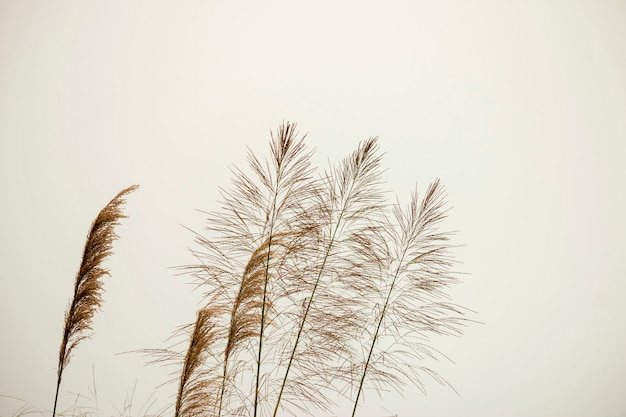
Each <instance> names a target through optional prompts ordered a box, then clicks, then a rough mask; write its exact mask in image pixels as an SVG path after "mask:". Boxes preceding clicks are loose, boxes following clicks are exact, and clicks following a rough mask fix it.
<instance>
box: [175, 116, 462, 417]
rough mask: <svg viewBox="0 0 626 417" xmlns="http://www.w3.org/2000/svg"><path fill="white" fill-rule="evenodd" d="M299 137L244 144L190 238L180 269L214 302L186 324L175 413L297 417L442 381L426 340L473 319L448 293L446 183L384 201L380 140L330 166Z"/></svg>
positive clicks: (286, 131) (289, 128) (283, 135)
mask: <svg viewBox="0 0 626 417" xmlns="http://www.w3.org/2000/svg"><path fill="white" fill-rule="evenodd" d="M304 139H305V137H299V135H298V134H297V132H296V126H295V125H294V124H291V123H284V124H282V125H281V126H280V127H279V128H278V130H277V132H276V133H275V134H272V135H271V140H270V155H269V158H268V159H266V160H260V159H258V158H257V157H256V156H255V155H254V154H253V153H252V152H249V154H248V163H249V169H248V170H246V171H244V170H240V169H236V168H235V169H233V174H234V179H233V184H232V188H231V189H230V190H221V195H222V199H221V210H219V211H216V212H211V213H206V214H207V223H206V229H205V231H204V232H203V233H195V240H196V244H197V249H194V250H193V251H192V252H193V254H194V256H195V259H196V262H195V263H194V264H192V265H189V266H186V267H184V268H183V269H184V270H185V271H186V272H188V273H190V274H191V275H192V276H193V277H194V278H195V279H196V280H197V282H198V284H199V286H200V287H201V288H202V289H204V295H205V300H206V307H204V308H203V309H202V310H200V312H199V313H198V317H197V320H196V323H195V325H193V326H190V327H189V329H192V330H191V336H190V342H189V348H188V350H187V353H186V355H183V356H184V359H183V360H182V362H183V363H182V372H181V375H180V381H179V389H178V395H177V400H176V407H175V415H176V416H177V417H178V416H181V417H183V416H185V417H187V416H200V415H214V416H222V415H242V416H254V417H256V416H270V415H272V416H276V415H278V413H279V412H282V413H287V414H293V415H301V414H303V413H312V412H313V410H329V409H331V408H332V407H333V405H334V404H333V401H332V400H331V399H332V398H338V397H347V398H349V399H350V400H351V401H352V402H353V411H352V415H353V416H354V415H356V412H357V409H358V406H359V405H360V404H361V403H362V397H363V392H364V390H366V389H375V390H379V391H380V390H385V389H388V388H394V389H398V390H399V389H401V388H402V386H403V385H404V384H405V383H406V382H407V381H408V382H412V383H414V384H416V385H417V386H418V387H419V388H420V389H422V390H424V389H425V385H424V381H423V378H424V376H430V377H433V378H434V379H435V380H436V381H438V382H440V383H444V384H447V382H446V381H445V380H444V379H443V378H442V377H440V376H439V375H438V374H437V373H436V372H435V371H433V370H431V369H429V368H428V367H426V366H424V365H422V363H423V361H422V359H424V358H425V357H433V358H434V357H438V356H441V354H440V353H439V352H438V351H437V350H436V349H434V348H433V347H431V346H430V345H429V344H428V342H427V336H428V334H431V333H433V334H451V335H458V334H460V333H461V331H462V326H463V325H464V322H465V321H466V320H467V319H465V318H464V317H463V316H464V311H465V310H464V309H463V308H462V307H460V306H457V305H455V304H454V303H452V302H450V301H449V300H448V297H447V295H446V292H445V291H446V288H447V287H448V286H449V285H451V284H454V283H456V282H457V281H458V279H457V278H456V274H455V273H454V272H453V271H452V267H453V265H454V261H453V259H452V258H451V253H450V248H451V247H450V245H449V243H448V238H449V235H450V233H448V232H442V231H440V230H439V227H440V226H441V223H442V221H443V220H444V219H445V217H446V214H447V208H446V206H445V192H444V190H443V187H442V186H441V184H440V182H439V180H436V181H435V182H433V183H432V184H431V185H430V186H429V187H428V189H427V190H426V192H425V194H424V196H423V197H421V198H419V196H418V194H417V192H415V193H413V195H412V198H411V202H410V204H409V206H408V208H407V209H405V210H403V209H402V208H401V207H400V205H399V204H388V203H387V202H386V200H385V193H384V192H383V190H382V189H381V184H382V168H381V154H380V152H379V148H378V142H377V139H376V138H370V139H368V140H365V141H363V142H362V143H360V144H359V146H358V147H357V149H356V150H355V151H354V152H352V153H351V154H350V155H348V156H347V157H346V158H344V159H343V160H341V161H340V162H339V163H337V164H336V165H334V166H332V167H330V168H329V169H328V170H327V171H325V172H323V173H318V172H317V171H316V170H315V169H314V168H313V167H312V165H311V157H312V155H313V153H312V151H311V150H309V149H307V147H306V145H305V143H304ZM174 356H175V355H174ZM181 357H182V356H181Z"/></svg>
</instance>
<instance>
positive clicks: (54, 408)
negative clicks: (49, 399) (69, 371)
mask: <svg viewBox="0 0 626 417" xmlns="http://www.w3.org/2000/svg"><path fill="white" fill-rule="evenodd" d="M60 386H61V370H59V375H58V377H57V389H56V393H55V394H54V407H53V408H52V417H55V415H56V412H57V400H58V399H59V387H60Z"/></svg>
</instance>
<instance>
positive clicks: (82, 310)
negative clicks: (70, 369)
mask: <svg viewBox="0 0 626 417" xmlns="http://www.w3.org/2000/svg"><path fill="white" fill-rule="evenodd" d="M138 187H139V186H138V185H133V186H130V187H128V188H126V189H124V190H122V191H120V192H119V193H118V194H117V195H116V196H115V197H114V198H113V199H112V200H111V201H110V202H109V204H107V205H106V206H105V207H104V208H103V209H102V210H101V211H100V213H99V214H98V217H96V219H95V220H94V221H93V223H92V225H91V228H90V230H89V234H88V235H87V241H86V243H85V249H84V251H83V258H82V262H81V265H80V269H79V270H78V273H77V274H76V280H75V283H74V296H73V298H72V302H71V303H70V305H69V308H68V310H67V312H66V314H65V327H64V329H63V339H62V340H61V348H60V350H59V365H58V370H57V385H56V392H55V395H54V407H53V409H52V416H53V417H54V416H55V415H56V408H57V400H58V397H59V387H60V386H61V377H62V375H63V370H64V369H65V368H66V367H67V365H68V364H69V361H70V357H71V353H72V350H73V349H74V348H75V347H76V346H78V344H79V343H80V342H81V341H82V340H84V339H87V338H89V337H90V336H91V335H90V331H91V330H92V329H91V320H92V318H93V316H94V315H95V313H96V311H97V310H98V309H99V308H100V307H101V305H102V292H103V291H104V289H103V286H102V281H101V278H102V277H103V276H104V275H110V273H109V270H108V269H106V268H103V267H102V266H101V265H102V262H103V261H104V260H105V259H106V258H107V257H109V256H110V255H111V254H112V251H111V249H112V246H113V241H115V240H116V239H117V238H118V236H117V235H116V234H115V227H116V226H117V225H119V221H120V220H121V219H123V218H126V217H127V216H125V215H124V214H123V213H122V210H121V206H122V205H123V204H124V203H125V201H126V200H125V198H124V197H126V195H128V194H129V193H131V192H133V191H135V190H136V189H137V188H138Z"/></svg>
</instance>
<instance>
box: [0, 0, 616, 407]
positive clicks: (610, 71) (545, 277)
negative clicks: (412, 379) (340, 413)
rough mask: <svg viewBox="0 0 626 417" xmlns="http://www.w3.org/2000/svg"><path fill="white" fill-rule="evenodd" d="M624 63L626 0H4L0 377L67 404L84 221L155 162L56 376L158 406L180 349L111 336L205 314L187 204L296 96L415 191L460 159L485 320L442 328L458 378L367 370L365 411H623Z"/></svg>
mask: <svg viewBox="0 0 626 417" xmlns="http://www.w3.org/2000/svg"><path fill="white" fill-rule="evenodd" d="M625 74H626V3H624V2H622V1H619V0H616V1H598V0H594V1H554V0H541V1H528V0H523V1H491V0H479V1H405V2H402V1H386V2H366V1H325V0H322V1H315V2H313V1H308V2H299V1H275V0H268V1H262V2H252V1H231V2H226V1H224V2H217V1H191V0H189V1H176V2H174V1H134V2H128V1H61V0H59V1H35V0H20V1H7V0H1V1H0V170H1V175H0V189H1V190H2V209H1V210H2V216H0V231H1V232H0V244H1V251H0V335H1V336H0V337H1V340H2V343H1V344H0V345H1V347H0V349H1V353H2V354H1V355H0V395H4V396H13V397H17V398H20V399H22V400H25V401H28V402H30V403H31V404H32V405H33V406H34V407H35V408H36V409H39V410H50V409H51V408H52V405H53V398H54V389H55V382H56V366H57V360H58V359H57V357H58V346H59V343H60V340H61V331H62V326H63V314H64V311H65V308H66V306H67V303H68V302H69V299H70V296H71V292H72V287H73V280H74V275H75V273H76V271H77V269H78V266H79V262H80V257H81V252H82V249H83V245H84V238H85V235H86V233H87V230H88V228H89V225H90V223H91V221H92V220H93V219H94V218H95V216H96V215H97V213H98V212H99V210H100V209H102V207H104V205H105V204H106V203H107V202H108V201H109V200H110V199H111V198H112V197H113V196H114V195H115V194H116V193H117V192H119V191H120V190H121V189H123V188H125V187H127V186H129V185H131V184H140V185H141V188H140V189H139V190H138V191H136V192H135V193H134V194H132V195H130V196H129V197H128V202H127V205H126V206H125V211H126V213H127V214H128V215H129V216H130V217H129V218H128V219H125V220H124V221H123V223H122V225H121V226H120V227H119V228H118V229H117V231H118V234H119V235H120V240H119V241H117V242H116V244H115V247H114V251H115V255H114V256H113V257H112V258H110V260H109V261H107V266H108V267H109V268H110V269H111V273H112V276H111V277H110V278H107V279H106V282H105V291H106V292H105V295H104V307H103V311H102V312H101V313H99V314H98V315H97V316H96V319H95V321H94V330H95V334H94V336H93V337H92V338H91V339H90V340H88V341H85V342H83V343H82V344H81V345H80V346H79V347H78V348H77V350H76V351H75V354H74V357H73V360H72V362H71V363H70V365H69V366H68V367H67V369H66V371H65V373H64V380H63V385H62V387H61V390H62V392H61V396H60V401H61V405H62V407H68V406H69V405H71V404H72V403H73V402H74V401H75V399H76V393H78V392H80V393H82V394H83V395H86V396H89V387H91V386H92V380H94V379H95V381H96V387H97V394H98V404H97V407H98V411H99V415H100V416H106V417H108V416H110V415H117V414H118V412H117V411H116V408H117V409H118V410H121V409H122V408H123V407H124V401H125V398H126V396H128V397H130V396H131V393H132V390H133V385H134V384H136V386H137V388H136V394H135V397H134V399H133V401H132V403H133V410H132V412H131V415H133V416H136V415H140V414H141V412H142V411H141V410H140V409H139V407H140V406H141V405H142V404H144V402H145V401H146V400H147V398H148V395H149V394H150V392H152V391H153V390H154V389H155V387H156V386H158V385H159V384H161V383H163V382H165V381H167V380H168V378H170V377H171V376H170V375H168V372H170V371H172V370H171V369H163V368H160V367H145V366H144V364H143V362H144V358H142V357H141V356H139V355H135V354H126V355H116V354H117V353H120V352H125V351H129V350H133V349H141V348H155V347H165V346H166V345H167V343H166V342H165V339H166V338H167V337H168V336H170V334H171V332H172V331H173V330H174V329H175V328H176V327H177V326H179V325H181V324H185V323H188V322H191V321H193V320H194V318H195V311H196V309H197V308H198V306H199V305H198V304H197V302H198V301H199V300H200V294H199V293H197V292H193V291H192V286H191V285H189V284H188V282H189V279H188V278H186V277H184V276H182V277H181V276H177V275H176V271H174V270H172V269H171V267H174V266H179V265H183V264H187V263H190V262H192V260H193V259H192V258H191V256H190V255H189V253H188V251H187V248H188V247H190V246H192V244H193V242H192V236H191V234H190V233H189V232H188V231H187V230H185V229H184V228H183V227H181V225H185V226H187V227H190V228H192V229H195V230H200V229H201V227H202V225H203V221H204V218H203V215H202V214H201V213H199V212H198V211H196V209H200V210H212V209H216V208H217V207H218V205H217V203H216V201H217V200H218V198H219V195H218V193H217V189H218V187H219V186H228V185H229V176H230V172H229V167H230V166H232V165H233V164H236V165H238V166H244V165H245V153H246V146H249V147H250V148H252V149H253V150H254V151H255V152H257V153H258V154H259V155H261V156H264V155H266V154H267V143H268V140H269V132H270V130H274V129H276V127H277V126H278V125H279V124H280V123H281V122H282V121H283V120H289V121H292V122H296V123H297V124H298V128H299V130H300V132H301V133H303V134H304V133H307V132H308V137H307V143H308V144H309V145H310V146H311V147H314V148H317V154H316V161H317V162H319V163H320V164H321V166H322V167H325V166H326V164H327V161H329V160H330V161H337V160H339V159H340V158H343V157H344V156H345V155H346V154H347V153H348V152H350V151H351V150H353V149H354V148H355V147H356V146H357V145H358V143H359V141H361V140H363V139H366V138H368V137H370V136H379V138H380V142H379V143H380V146H381V148H382V150H383V151H384V152H385V157H384V158H385V159H384V166H385V168H387V171H386V173H385V180H386V185H387V188H389V189H391V190H392V191H393V192H394V193H397V195H398V198H399V199H400V201H407V199H408V196H409V193H410V191H411V190H412V189H413V187H414V186H415V184H417V186H418V187H419V189H421V190H424V189H425V187H426V186H427V185H428V183H429V182H430V181H432V180H433V179H435V178H436V177H440V178H441V180H442V182H443V184H444V185H445V187H446V189H447V192H448V201H449V202H450V205H451V206H454V208H453V210H452V211H451V212H450V216H449V218H448V219H447V223H446V226H447V227H448V228H449V229H458V230H459V233H458V234H457V235H456V237H455V243H457V244H459V245H465V246H463V247H460V248H458V249H457V250H456V251H455V256H456V257H457V259H459V260H460V261H462V262H463V264H462V266H461V269H462V270H463V271H465V272H467V273H468V275H466V276H465V277H464V283H463V284H462V285H461V286H460V287H458V288H456V289H455V290H454V293H453V295H454V297H455V300H456V301H457V302H458V303H459V304H462V305H465V306H467V307H469V308H471V309H473V310H475V311H477V312H478V314H477V315H476V316H475V317H473V318H474V319H476V320H479V321H481V322H483V323H484V324H482V325H472V326H470V327H469V328H468V329H467V331H466V333H465V335H464V336H463V337H462V338H458V339H457V338H452V339H441V340H439V339H436V340H435V341H434V343H435V345H436V347H438V348H440V349H441V350H442V351H443V352H444V353H445V354H447V355H448V356H450V358H452V359H453V360H454V361H455V363H454V364H452V363H446V362H440V363H438V364H437V368H436V369H437V370H438V371H439V372H440V373H441V374H442V375H443V376H444V377H445V378H447V379H448V380H449V381H450V383H451V384H452V385H454V387H455V388H456V390H457V391H458V392H459V393H460V396H457V395H456V394H455V393H454V391H452V390H450V389H448V388H445V387H441V386H439V385H437V384H436V383H435V382H434V381H433V382H432V383H429V384H428V389H429V391H428V396H424V395H423V394H421V393H420V392H419V391H418V390H417V389H415V388H408V389H407V391H406V392H405V396H404V398H402V397H400V396H397V395H384V396H383V399H382V401H381V400H380V399H379V398H378V397H377V396H376V395H375V394H368V395H367V396H366V398H365V403H364V406H363V407H362V408H361V410H360V411H361V414H360V415H361V416H364V417H374V416H379V417H382V416H389V415H394V414H397V415H399V416H402V417H407V416H429V417H443V416H465V417H490V416H491V417H502V416H510V417H516V416H534V417H541V416H546V417H547V416H568V417H577V416H580V417H583V416H584V417H587V416H592V415H593V416H614V417H617V416H624V415H626V399H625V398H624V387H625V386H626V355H625V354H624V352H626V336H625V334H626V333H625V330H626V303H625V302H624V300H625V295H626V281H625V279H626V267H625V263H624V254H623V252H624V236H626V226H625V222H624V218H623V213H624V212H626V204H625V201H626V187H625V183H624V179H625V178H626V169H625V168H624V166H625V164H624V155H625V150H626V146H625V145H624V143H625V140H626V75H625ZM94 373H95V378H93V374H94ZM175 388H176V387H175V386H174V385H167V386H165V387H163V388H159V389H158V390H157V391H156V394H155V397H154V398H155V400H156V403H155V406H154V408H160V407H161V406H164V405H167V404H172V403H173V402H174V398H173V397H171V395H172V394H173V392H174V390H175ZM79 403H80V404H83V406H94V407H95V404H94V403H93V402H90V400H89V399H88V398H85V399H81V400H79ZM21 404H22V403H20V401H18V400H15V399H10V398H5V397H0V416H10V415H12V414H13V412H14V411H16V410H17V409H18V408H19V407H20V406H21ZM44 414H45V415H49V412H46V413H44Z"/></svg>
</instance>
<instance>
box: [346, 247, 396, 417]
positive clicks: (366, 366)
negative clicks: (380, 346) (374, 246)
mask: <svg viewBox="0 0 626 417" xmlns="http://www.w3.org/2000/svg"><path fill="white" fill-rule="evenodd" d="M407 250H408V245H407V246H406V247H405V248H404V251H403V252H402V256H401V257H400V262H399V263H398V267H397V268H396V272H395V274H394V277H393V281H392V282H391V286H390V287H389V291H388V292H387V298H386V299H385V304H384V305H383V310H382V311H381V312H380V318H379V319H378V325H377V326H376V332H375V333H374V337H373V338H372V344H371V345H370V351H369V353H368V354H367V361H366V362H365V367H364V368H363V374H362V375H361V381H360V382H359V390H358V391H357V393H356V399H355V400H354V407H353V408H352V417H354V416H355V415H356V408H357V406H358V405H359V397H360V396H361V392H362V391H363V384H364V382H365V374H366V373H367V369H368V368H369V365H370V361H371V359H372V353H373V352H374V346H375V345H376V341H377V340H378V335H379V333H380V326H381V325H382V323H383V319H384V318H385V313H386V312H387V307H388V306H389V300H390V299H391V293H392V292H393V288H394V287H395V285H396V280H397V279H398V275H399V273H400V267H401V266H402V261H404V257H405V255H406V252H407Z"/></svg>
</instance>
